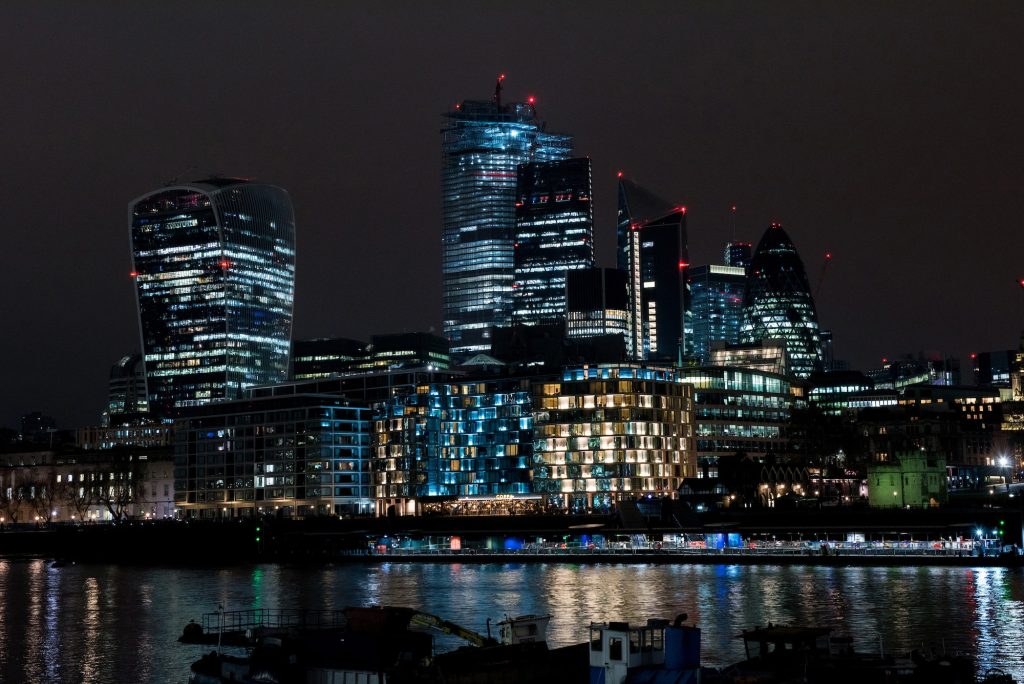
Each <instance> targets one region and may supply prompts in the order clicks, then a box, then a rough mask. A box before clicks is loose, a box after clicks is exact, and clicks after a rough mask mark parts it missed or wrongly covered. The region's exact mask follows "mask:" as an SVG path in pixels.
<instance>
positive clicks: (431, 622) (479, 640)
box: [409, 611, 498, 647]
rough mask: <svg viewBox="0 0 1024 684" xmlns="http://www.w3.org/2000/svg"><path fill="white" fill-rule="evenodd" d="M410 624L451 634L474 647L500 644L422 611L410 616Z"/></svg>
mask: <svg viewBox="0 0 1024 684" xmlns="http://www.w3.org/2000/svg"><path fill="white" fill-rule="evenodd" d="M409 624H410V625H419V626H421V627H429V628H431V629H436V630H437V631H439V632H442V633H444V634H451V635H452V636H457V637H459V638H460V639H462V640H463V641H467V642H469V643H471V644H473V645H474V646H481V647H483V646H496V645H497V644H498V642H497V641H496V640H494V639H492V638H491V637H489V636H484V635H483V634H478V633H477V632H474V631H473V630H471V629H466V628H465V627H463V626H461V625H457V624H455V623H454V622H452V621H451V620H445V619H443V618H439V617H438V616H436V615H431V614H430V613H424V612H421V611H416V612H414V613H413V614H412V615H410V616H409Z"/></svg>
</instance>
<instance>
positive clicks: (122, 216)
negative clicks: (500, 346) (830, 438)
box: [0, 0, 1024, 427]
mask: <svg viewBox="0 0 1024 684" xmlns="http://www.w3.org/2000/svg"><path fill="white" fill-rule="evenodd" d="M505 4H508V5H511V3H505ZM0 26H2V27H3V28H4V30H3V46H4V50H3V56H4V65H3V68H2V69H0V103H2V104H0V107H2V112H3V115H2V124H3V125H2V128H0V136H2V141H3V144H2V147H0V149H2V153H3V155H4V162H5V163H4V174H3V182H2V184H0V227H2V233H0V234H2V236H3V242H2V245H3V247H2V249H0V278H2V292H3V295H2V300H0V363H2V364H3V368H2V369H0V425H4V424H6V425H11V426H14V425H15V424H16V420H17V417H18V416H19V415H21V414H22V413H25V412H28V411H33V410H40V411H43V412H44V413H48V414H50V415H53V416H54V417H55V418H56V419H57V421H58V424H59V425H60V426H62V427H71V426H74V425H81V424H92V423H96V422H97V421H98V417H99V414H100V412H101V411H102V409H103V406H104V402H105V399H106V382H107V380H106V378H107V373H108V370H109V367H110V365H111V364H112V363H114V362H115V361H116V360H117V359H118V357H120V356H121V355H122V354H124V353H126V352H129V351H132V350H136V349H138V348H139V339H138V336H139V333H138V322H137V315H136V310H135V299H134V294H133V290H132V282H131V280H130V278H129V276H128V272H129V270H130V266H129V243H128V225H127V204H128V202H129V201H130V200H131V199H133V198H134V197H136V196H138V195H140V194H142V193H144V192H147V191H149V190H153V189H156V188H157V187H159V186H160V185H161V184H162V183H163V182H164V181H166V180H168V179H171V178H174V177H180V178H183V179H189V178H194V177H199V176H202V175H207V174H210V173H219V174H223V175H242V176H248V177H255V178H258V179H261V180H265V181H267V182H271V183H275V184H277V185H280V186H282V187H284V188H286V189H287V190H288V191H289V192H290V193H291V196H292V200H293V202H294V205H295V212H296V220H297V230H298V257H297V258H298V267H297V288H296V308H295V332H296V335H297V336H300V337H312V336H325V335H341V336H348V337H356V338H362V339H366V338H368V337H369V335H371V334H372V333H375V332H381V333H384V332H399V331H412V330H424V329H428V328H430V327H431V326H434V327H435V328H439V327H440V319H441V316H440V299H441V296H440V289H441V288H440V239H441V237H440V236H441V222H440V198H439V187H440V179H439V162H440V151H439V145H440V141H439V135H438V131H439V128H440V125H441V117H440V115H441V114H442V113H443V112H445V111H447V110H448V109H449V108H450V107H451V106H452V105H453V104H454V103H455V102H457V101H459V100H461V99H472V98H478V99H479V98H487V97H489V96H490V93H491V92H492V88H493V82H494V77H495V76H496V74H497V73H499V72H504V73H506V74H507V75H508V78H507V81H506V91H505V94H506V99H523V98H525V97H526V96H527V95H535V96H536V97H537V103H538V109H539V111H540V113H541V115H542V116H543V117H544V118H545V119H546V120H547V121H548V128H549V130H552V131H558V132H567V133H572V134H574V135H575V137H576V149H577V153H578V154H580V155H587V156H590V157H591V158H592V159H593V163H594V175H595V188H594V193H595V201H596V210H597V225H596V233H597V238H596V240H597V247H598V253H599V257H600V259H601V260H602V261H603V262H604V263H605V264H606V265H610V264H611V261H612V260H613V250H614V227H613V226H614V212H615V194H614V193H615V172H616V170H619V169H622V170H624V171H625V172H626V173H627V174H628V175H629V176H631V177H632V178H634V179H635V180H637V181H638V182H640V183H642V184H645V185H647V186H648V187H649V188H651V189H653V190H655V191H657V192H659V193H660V194H662V195H664V196H666V197H667V198H668V199H670V200H673V201H678V202H680V203H685V204H686V205H687V206H688V207H689V230H690V246H691V262H692V263H695V264H699V263H707V262H709V261H713V262H716V263H718V262H720V261H721V257H720V252H721V246H722V243H723V242H724V241H725V240H727V239H728V238H729V237H730V236H731V235H732V230H733V228H732V220H731V218H730V216H729V211H728V208H729V206H730V205H732V204H737V205H738V206H739V211H738V217H737V228H736V232H737V235H738V236H739V237H740V238H745V239H748V240H751V241H754V242H756V241H757V240H758V239H759V238H760V235H761V233H762V232H763V231H764V229H765V227H766V226H767V225H768V223H769V222H771V221H780V222H782V224H783V225H784V227H785V228H786V230H787V232H788V233H789V234H790V236H791V237H792V238H793V240H794V241H795V242H796V246H797V248H798V249H799V250H800V252H801V254H802V255H803V258H804V261H805V264H806V265H807V270H808V273H809V275H810V279H811V282H812V283H815V282H816V281H817V280H818V277H819V273H820V271H821V267H822V254H823V252H824V250H825V249H830V250H832V251H833V252H834V253H835V255H836V256H835V260H834V263H833V264H832V266H831V267H830V269H829V272H828V274H827V278H826V279H825V282H824V285H823V288H822V292H821V296H820V298H819V301H818V311H819V315H820V318H821V322H822V325H823V326H824V327H826V328H832V329H833V330H834V331H835V339H836V343H835V347H836V354H837V356H838V357H841V358H847V359H849V360H851V361H852V362H853V363H854V364H855V365H856V366H858V367H861V368H866V367H869V366H871V365H874V364H877V363H878V361H879V359H880V358H881V357H882V356H883V355H887V354H888V355H892V354H898V353H902V352H915V351H917V350H921V349H927V350H941V351H944V352H945V353H947V354H950V355H959V356H961V357H965V356H966V354H967V353H969V352H971V351H977V350H991V349H1007V348H1013V347H1016V345H1017V341H1018V339H1019V334H1020V331H1021V328H1022V326H1024V298H1022V292H1021V291H1020V290H1019V289H1018V288H1015V286H1014V279H1015V278H1017V277H1020V276H1024V264H1022V263H1021V258H1022V254H1024V231H1022V227H1021V217H1022V216H1024V207H1022V203H1024V192H1022V189H1024V88H1022V82H1021V79H1022V74H1024V54H1022V50H1024V41H1022V40H1021V35H1022V32H1024V3H1019V2H1006V3H999V2H986V3H976V2H963V3H955V4H952V3H942V2H939V3H936V2H919V3H911V2H901V3H893V2H890V1H889V0H885V1H883V2H840V3H833V4H828V3H824V4H823V3H819V2H810V3H795V2H783V3H769V2H734V3H728V2H700V3H682V2H676V1H672V2H665V3H644V2H632V1H631V2H622V1H621V0H619V1H617V2H608V3H602V4H594V3H589V2H587V3H580V2H573V3H553V2H541V3H529V2H517V3H516V4H515V9H499V8H498V6H497V4H496V3H487V2H479V1H476V2H470V3H443V2H442V3H432V2H410V3H377V2H373V3H370V2H365V3H357V2H322V3H315V2H296V3H289V2H280V3H254V2H227V1H225V0H217V1H216V2H202V3H190V2H173V3H172V2H155V1H154V2H144V3H136V2H128V1H125V2H98V1H94V2H82V1H78V0H73V1H72V0H69V1H68V2H46V1H38V0H33V1H29V0H24V1H12V2H4V3H0ZM967 365H968V364H967V363H966V361H965V363H964V366H965V368H966V367H967Z"/></svg>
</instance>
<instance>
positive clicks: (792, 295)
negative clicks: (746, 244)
mask: <svg viewBox="0 0 1024 684" xmlns="http://www.w3.org/2000/svg"><path fill="white" fill-rule="evenodd" d="M747 273H748V276H747V293H746V296H745V298H744V300H743V330H742V333H741V336H742V339H743V342H758V341H760V340H763V339H781V340H784V341H785V343H786V356H787V357H788V362H789V372H790V373H791V374H793V375H795V376H797V377H801V378H806V377H807V376H809V375H810V374H811V373H812V372H814V371H816V370H820V369H821V339H820V336H819V329H818V314H817V312H816V311H815V309H814V299H813V298H812V297H811V287H810V284H809V283H808V281H807V273H806V272H805V271H804V264H803V262H802V261H801V260H800V255H799V254H798V253H797V251H796V247H794V246H793V241H792V240H790V239H789V235H787V234H786V231H784V230H783V229H782V226H781V225H780V224H778V223H773V224H772V225H771V226H770V227H769V228H768V230H767V231H765V234H764V236H763V237H762V238H761V242H759V243H758V245H757V250H756V251H755V252H754V258H753V259H752V260H751V263H750V268H748V269H747Z"/></svg>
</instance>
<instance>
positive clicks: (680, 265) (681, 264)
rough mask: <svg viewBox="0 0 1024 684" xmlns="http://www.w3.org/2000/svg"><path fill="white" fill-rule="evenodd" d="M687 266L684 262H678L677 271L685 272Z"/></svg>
mask: <svg viewBox="0 0 1024 684" xmlns="http://www.w3.org/2000/svg"><path fill="white" fill-rule="evenodd" d="M689 265H690V264H688V263H686V262H685V261H680V262H679V270H680V271H683V270H686V267H687V266H689Z"/></svg>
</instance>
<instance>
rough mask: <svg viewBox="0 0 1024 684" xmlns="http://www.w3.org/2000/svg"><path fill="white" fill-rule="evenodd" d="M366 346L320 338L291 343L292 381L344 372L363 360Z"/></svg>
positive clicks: (360, 343)
mask: <svg viewBox="0 0 1024 684" xmlns="http://www.w3.org/2000/svg"><path fill="white" fill-rule="evenodd" d="M366 355H367V351H366V343H365V342H360V341H359V340H350V339H347V338H344V337H321V338H317V339H312V340H294V341H293V342H292V378H293V379H295V380H309V379H311V378H329V377H331V376H332V375H339V374H341V373H347V372H350V371H351V370H352V365H353V364H354V363H356V362H358V361H362V360H363V359H365V358H366Z"/></svg>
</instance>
